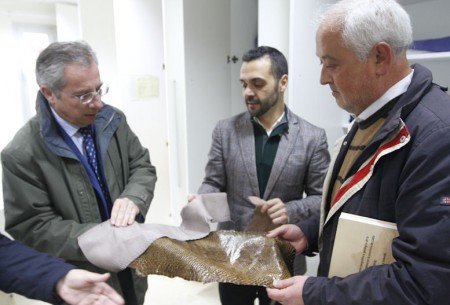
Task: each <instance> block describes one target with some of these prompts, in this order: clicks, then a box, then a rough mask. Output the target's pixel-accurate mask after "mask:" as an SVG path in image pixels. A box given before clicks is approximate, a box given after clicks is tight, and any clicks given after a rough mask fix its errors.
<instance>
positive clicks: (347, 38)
mask: <svg viewBox="0 0 450 305" xmlns="http://www.w3.org/2000/svg"><path fill="white" fill-rule="evenodd" d="M319 22H320V26H321V27H325V28H326V29H327V30H330V31H334V32H341V35H342V40H343V43H344V45H345V46H346V47H347V48H349V49H351V50H353V51H354V52H355V54H356V55H357V56H358V58H359V59H360V60H361V61H365V60H367V58H368V56H369V53H370V51H371V50H372V48H373V47H374V45H375V44H377V43H379V42H385V43H387V44H389V45H390V46H391V47H392V49H393V50H394V53H395V55H396V56H399V55H400V54H402V53H403V52H404V51H406V49H408V48H409V46H410V45H411V43H412V27H411V20H410V18H409V15H408V13H407V12H406V11H405V10H404V9H403V7H401V6H400V4H398V3H397V1H395V0H342V1H339V2H338V3H336V4H334V5H332V6H331V7H329V8H328V10H327V11H326V12H325V13H324V14H322V16H321V17H320V20H319Z"/></svg>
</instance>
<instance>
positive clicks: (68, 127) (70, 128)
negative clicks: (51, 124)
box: [50, 106, 80, 137]
mask: <svg viewBox="0 0 450 305" xmlns="http://www.w3.org/2000/svg"><path fill="white" fill-rule="evenodd" d="M50 110H51V111H52V113H53V116H54V117H55V120H56V122H57V123H58V124H59V126H61V128H62V129H63V130H64V131H65V132H66V133H67V134H68V135H69V137H73V136H74V135H75V134H76V133H77V132H78V129H80V128H79V127H77V126H75V125H73V124H72V123H69V122H67V121H66V120H64V119H63V118H62V117H60V116H59V114H57V113H56V111H55V109H53V107H51V106H50Z"/></svg>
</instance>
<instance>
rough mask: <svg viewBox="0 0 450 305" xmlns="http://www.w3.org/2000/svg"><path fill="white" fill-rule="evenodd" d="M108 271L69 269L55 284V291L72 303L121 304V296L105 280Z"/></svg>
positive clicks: (83, 304) (88, 304)
mask: <svg viewBox="0 0 450 305" xmlns="http://www.w3.org/2000/svg"><path fill="white" fill-rule="evenodd" d="M109 276H110V275H109V273H105V274H98V273H93V272H89V271H85V270H81V269H72V270H70V271H69V272H68V273H67V274H66V275H65V276H64V277H63V278H61V279H60V280H59V281H58V283H57V285H56V293H57V294H58V295H59V296H60V298H61V299H63V300H64V301H65V302H66V303H68V304H72V305H123V304H125V301H124V300H123V298H122V297H121V296H120V295H119V294H118V293H117V292H116V291H115V290H114V289H112V288H111V287H110V286H109V285H108V284H106V283H105V281H106V280H107V279H108V278H109Z"/></svg>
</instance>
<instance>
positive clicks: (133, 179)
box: [117, 115, 157, 217]
mask: <svg viewBox="0 0 450 305" xmlns="http://www.w3.org/2000/svg"><path fill="white" fill-rule="evenodd" d="M123 118H125V116H124V115H123ZM117 133H118V138H119V141H120V149H121V151H122V165H123V168H124V174H125V177H123V179H124V181H125V183H126V184H125V187H124V190H123V191H122V193H121V194H120V197H127V198H129V199H131V200H132V201H133V202H134V203H136V204H137V205H138V207H139V210H140V212H141V215H142V216H143V217H145V215H146V214H147V212H148V209H149V208H150V203H151V201H152V199H153V195H154V191H155V184H156V180H157V177H156V168H155V166H153V165H152V164H151V162H150V153H149V151H148V149H146V148H145V147H143V146H142V144H141V142H140V141H139V138H138V137H137V136H136V135H135V134H134V133H133V131H132V130H131V129H130V127H129V125H128V124H127V122H126V120H125V119H124V120H123V122H122V125H121V126H120V128H119V130H118V132H117ZM124 156H127V157H124Z"/></svg>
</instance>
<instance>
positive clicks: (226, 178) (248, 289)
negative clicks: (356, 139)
mask: <svg viewBox="0 0 450 305" xmlns="http://www.w3.org/2000/svg"><path fill="white" fill-rule="evenodd" d="M242 60H243V64H242V67H241V71H240V81H241V84H242V88H243V96H244V100H245V103H246V105H247V109H248V111H247V112H244V113H241V114H238V115H236V116H234V117H231V118H229V119H226V120H223V121H220V122H218V123H217V125H216V127H215V129H214V132H213V136H212V146H211V150H210V152H209V155H208V158H209V160H208V163H207V165H206V170H205V171H206V175H205V178H204V180H203V183H202V185H201V186H200V188H199V190H198V193H199V194H204V193H214V192H226V193H227V197H228V203H229V206H230V212H231V221H229V222H223V223H219V226H218V228H219V229H223V230H238V231H244V230H246V229H247V226H248V225H249V224H250V222H251V221H252V217H253V215H254V211H255V205H254V204H252V203H251V202H250V201H249V196H254V197H259V199H258V200H257V201H258V202H257V205H258V210H259V209H260V212H261V213H263V215H266V216H268V217H270V220H271V222H272V223H271V225H272V226H273V227H275V226H279V225H282V224H286V223H294V224H297V223H299V222H301V221H302V220H304V219H306V218H308V217H309V216H311V215H313V214H317V213H319V206H320V201H321V197H322V184H323V181H324V177H325V173H326V171H327V169H328V164H329V160H330V157H329V153H328V146H327V139H326V135H325V131H324V130H323V129H321V128H318V127H316V126H314V125H312V124H310V123H309V122H307V121H305V120H303V119H301V118H300V117H298V116H297V115H295V114H294V113H292V111H290V110H289V108H288V107H287V106H286V105H285V104H284V92H285V91H286V88H287V84H288V65H287V61H286V58H285V57H284V55H283V54H282V53H281V52H279V51H278V50H276V49H274V48H271V47H267V46H262V47H258V48H255V49H252V50H250V51H248V52H247V53H246V54H245V55H244V56H243V58H242ZM194 196H195V195H194ZM192 198H193V196H191V199H192ZM256 229H257V228H256ZM252 230H255V227H252ZM295 269H296V272H295V273H296V274H303V273H304V272H305V270H306V264H305V258H304V257H299V258H298V261H297V262H296V268H295ZM219 293H220V299H221V302H222V304H223V305H250V304H251V305H253V304H254V300H255V299H256V298H259V304H260V305H266V304H270V302H271V301H270V300H269V298H268V297H267V293H266V290H265V288H264V287H254V286H239V285H234V284H229V283H220V284H219Z"/></svg>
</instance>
